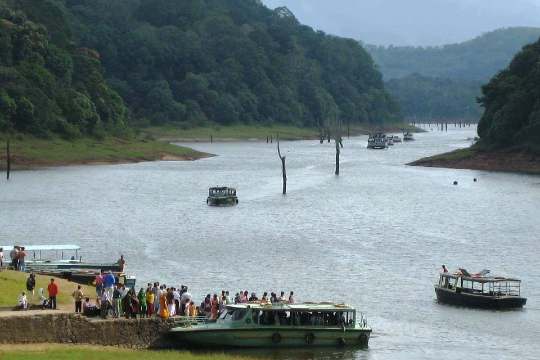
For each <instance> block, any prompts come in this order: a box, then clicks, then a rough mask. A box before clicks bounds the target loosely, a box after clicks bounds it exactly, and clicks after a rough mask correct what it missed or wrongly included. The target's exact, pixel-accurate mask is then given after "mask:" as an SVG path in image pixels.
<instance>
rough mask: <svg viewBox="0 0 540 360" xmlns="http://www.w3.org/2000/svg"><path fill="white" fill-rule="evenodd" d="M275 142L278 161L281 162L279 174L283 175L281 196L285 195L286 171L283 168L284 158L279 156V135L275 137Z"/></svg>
mask: <svg viewBox="0 0 540 360" xmlns="http://www.w3.org/2000/svg"><path fill="white" fill-rule="evenodd" d="M276 141H277V152H278V156H279V159H280V160H281V174H282V175H283V195H286V194H287V170H286V168H285V156H282V155H281V150H280V148H279V134H278V135H277V136H276Z"/></svg>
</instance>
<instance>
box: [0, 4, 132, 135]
mask: <svg viewBox="0 0 540 360" xmlns="http://www.w3.org/2000/svg"><path fill="white" fill-rule="evenodd" d="M22 3H24V1H20V2H17V3H16V4H17V5H21V4H22ZM12 5H13V4H12V3H10V2H8V1H5V0H0V84H1V86H0V132H8V131H9V132H21V133H32V134H35V135H39V136H47V135H48V134H49V133H57V134H61V135H62V136H64V137H67V138H73V137H79V136H82V135H92V136H96V137H101V136H104V135H105V134H107V133H112V134H125V132H126V131H127V128H126V125H127V109H126V107H125V106H124V103H123V101H122V99H121V98H120V96H119V95H118V94H117V93H116V92H115V91H114V90H112V89H111V88H110V87H109V86H108V85H107V83H106V82H105V80H104V78H103V76H102V68H101V64H100V61H99V55H98V54H97V53H96V52H95V51H92V50H90V49H86V48H76V47H73V46H72V45H71V37H70V33H69V31H67V24H66V22H65V19H64V17H63V15H62V13H61V12H59V11H58V9H56V8H51V7H48V6H46V5H45V1H43V2H41V1H32V8H33V11H35V12H42V16H43V17H44V18H46V19H47V23H48V24H50V25H53V26H54V28H55V29H54V30H55V32H49V31H48V30H47V28H46V27H45V26H44V25H43V24H40V23H36V22H33V21H31V20H29V13H26V12H24V11H21V10H20V8H19V7H18V6H17V7H14V6H12Z"/></svg>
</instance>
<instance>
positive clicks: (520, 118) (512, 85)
mask: <svg viewBox="0 0 540 360" xmlns="http://www.w3.org/2000/svg"><path fill="white" fill-rule="evenodd" d="M539 64H540V40H539V41H537V42H535V43H534V44H531V45H528V46H526V47H525V48H524V49H523V50H522V51H521V52H520V53H518V54H517V55H516V56H515V57H514V59H513V60H512V62H511V63H510V65H509V66H508V67H507V68H506V69H505V70H503V71H502V72H500V73H499V74H498V75H497V76H495V77H494V78H493V79H492V80H491V81H490V82H489V83H488V84H487V85H485V86H483V87H482V93H483V95H482V97H481V98H480V102H481V104H482V106H483V107H484V108H485V112H484V114H483V116H482V119H481V120H480V123H479V124H478V135H479V136H480V138H481V143H482V144H484V145H489V146H493V147H498V148H507V147H518V148H524V149H528V150H532V151H534V152H536V153H540V66H539Z"/></svg>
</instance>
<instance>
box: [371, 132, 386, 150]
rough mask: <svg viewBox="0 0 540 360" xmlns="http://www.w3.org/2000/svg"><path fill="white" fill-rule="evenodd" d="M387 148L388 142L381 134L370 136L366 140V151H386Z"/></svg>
mask: <svg viewBox="0 0 540 360" xmlns="http://www.w3.org/2000/svg"><path fill="white" fill-rule="evenodd" d="M387 147H388V140H387V138H386V135H385V134H383V133H376V134H375V135H370V136H369V139H368V146H367V148H368V149H386V148H387Z"/></svg>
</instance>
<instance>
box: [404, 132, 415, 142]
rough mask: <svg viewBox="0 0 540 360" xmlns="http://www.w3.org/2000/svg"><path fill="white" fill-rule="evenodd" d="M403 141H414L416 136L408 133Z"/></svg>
mask: <svg viewBox="0 0 540 360" xmlns="http://www.w3.org/2000/svg"><path fill="white" fill-rule="evenodd" d="M403 141H414V136H413V134H412V133H411V132H409V131H407V132H405V133H404V134H403Z"/></svg>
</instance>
